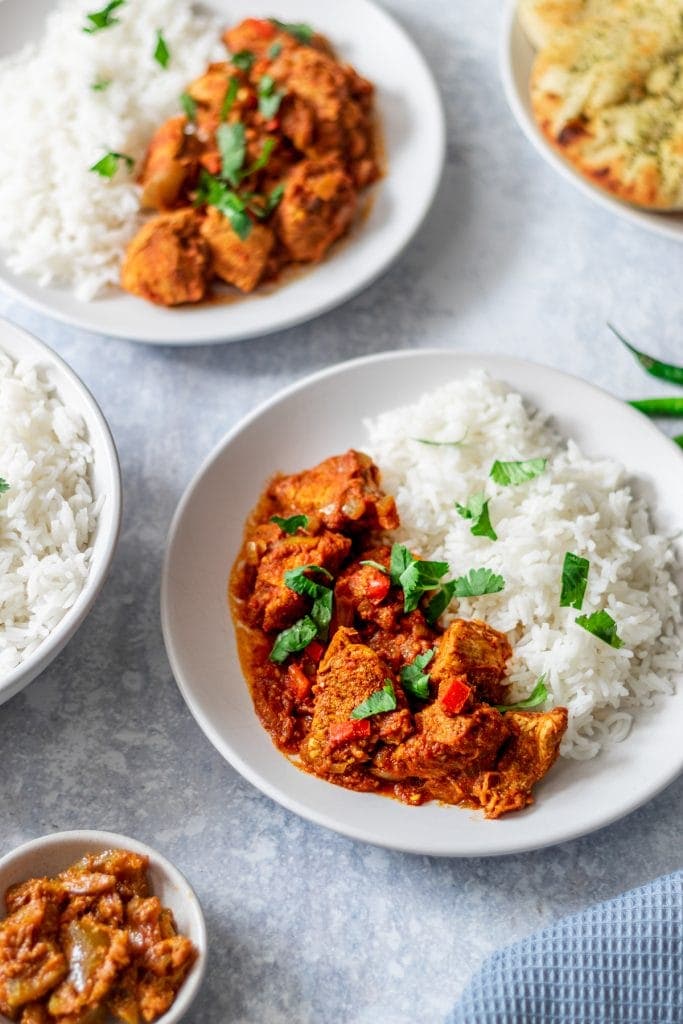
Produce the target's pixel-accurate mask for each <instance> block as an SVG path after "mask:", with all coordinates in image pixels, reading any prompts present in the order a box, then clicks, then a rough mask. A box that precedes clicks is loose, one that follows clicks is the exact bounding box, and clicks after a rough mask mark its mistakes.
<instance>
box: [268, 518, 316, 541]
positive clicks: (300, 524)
mask: <svg viewBox="0 0 683 1024" xmlns="http://www.w3.org/2000/svg"><path fill="white" fill-rule="evenodd" d="M270 521H271V523H276V524H277V525H278V526H279V527H280V529H281V530H284V532H285V533H288V534H290V536H291V534H293V533H296V531H297V530H305V529H306V527H307V526H308V516H303V515H300V516H288V517H287V518H286V519H283V518H282V516H271V517H270Z"/></svg>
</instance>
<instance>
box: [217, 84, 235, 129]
mask: <svg viewBox="0 0 683 1024" xmlns="http://www.w3.org/2000/svg"><path fill="white" fill-rule="evenodd" d="M239 87H240V83H239V79H238V78H231V79H230V81H229V82H228V88H227V89H226V90H225V96H224V97H223V102H222V103H221V110H220V114H219V115H218V116H219V118H220V119H221V121H225V119H226V117H227V116H228V114H229V113H230V111H231V110H232V106H233V104H234V102H235V100H236V99H237V93H238V92H239Z"/></svg>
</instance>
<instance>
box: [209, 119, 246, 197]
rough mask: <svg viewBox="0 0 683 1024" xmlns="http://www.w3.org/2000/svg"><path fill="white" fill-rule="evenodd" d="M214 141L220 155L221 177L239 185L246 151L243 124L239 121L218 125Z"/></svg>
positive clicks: (234, 184)
mask: <svg viewBox="0 0 683 1024" xmlns="http://www.w3.org/2000/svg"><path fill="white" fill-rule="evenodd" d="M216 143H217V145H218V151H219V152H220V155H221V178H225V179H226V181H229V182H230V184H231V185H233V186H237V185H239V183H240V181H241V179H242V175H241V174H240V171H241V170H242V167H243V165H244V158H245V156H246V153H247V144H246V141H245V136H244V125H243V124H240V122H239V121H238V122H237V123H236V124H222V125H220V126H219V127H218V129H217V130H216Z"/></svg>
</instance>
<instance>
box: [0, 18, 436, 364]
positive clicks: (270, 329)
mask: <svg viewBox="0 0 683 1024" xmlns="http://www.w3.org/2000/svg"><path fill="white" fill-rule="evenodd" d="M353 2H354V3H355V4H357V5H358V6H359V7H361V8H362V7H366V8H369V9H371V10H372V11H373V12H374V14H375V15H376V16H379V17H380V18H381V19H384V20H385V21H386V22H388V23H390V24H391V26H392V28H393V30H394V31H395V32H396V33H397V34H398V35H399V36H400V37H401V40H402V42H403V44H404V45H405V46H406V47H408V48H409V49H410V50H411V51H412V55H413V59H414V61H415V62H416V63H417V64H419V65H420V67H421V70H422V73H423V75H424V85H425V87H426V88H427V89H428V90H429V92H430V94H431V95H430V105H431V113H432V117H433V121H434V125H433V127H434V130H435V144H434V150H433V155H434V159H433V162H432V164H431V168H430V170H431V173H430V176H429V178H428V180H427V187H426V188H425V189H424V190H423V189H421V190H420V193H419V195H418V201H417V202H415V203H414V204H412V208H413V215H412V217H411V219H410V221H409V222H407V223H406V227H405V228H404V230H403V231H402V232H401V233H400V235H399V239H398V244H397V245H396V246H395V247H394V248H392V249H388V250H386V251H385V252H384V254H383V255H382V257H381V259H378V261H377V262H376V265H375V266H374V268H373V270H372V271H371V273H369V274H367V275H362V276H361V278H360V279H359V280H357V281H355V282H353V283H352V284H349V285H342V286H340V289H339V291H337V292H335V294H334V296H328V298H327V299H325V300H323V301H320V300H319V299H313V300H309V302H308V306H307V308H306V309H305V310H304V311H302V310H298V311H297V310H292V311H291V312H290V313H289V314H288V315H286V316H284V317H280V318H279V319H278V318H277V316H275V317H271V318H270V321H269V322H267V323H266V324H265V325H259V324H254V325H252V326H248V327H243V328H242V329H238V330H236V331H234V332H233V333H230V331H229V320H228V321H227V327H228V331H227V336H226V329H225V328H226V325H225V324H224V325H220V324H219V323H218V322H217V323H216V324H215V326H210V324H211V318H210V317H208V318H207V319H208V325H207V326H206V327H201V328H199V329H195V330H194V331H193V332H192V333H191V336H189V337H182V338H180V339H179V338H170V339H169V338H166V337H163V336H162V334H161V327H156V326H155V327H154V328H153V329H149V330H147V331H145V330H144V329H142V330H140V331H139V333H137V334H133V333H132V328H131V329H127V328H125V327H124V326H121V327H114V328H112V327H111V326H107V325H106V324H103V323H101V322H100V323H98V322H97V315H96V313H95V312H94V311H95V310H96V307H97V300H94V301H93V302H83V301H81V302H80V304H79V312H78V313H77V315H76V316H74V315H73V314H72V313H70V312H69V311H68V310H61V309H54V307H53V306H52V305H50V303H49V301H48V300H47V299H44V298H41V294H38V295H35V296H34V295H33V294H26V293H25V292H24V291H23V290H22V288H21V286H20V284H18V283H17V282H16V280H15V278H16V277H17V276H18V275H15V274H14V273H13V272H11V271H9V270H8V268H7V265H6V263H5V260H4V258H3V257H2V253H0V292H2V293H3V294H4V295H6V296H7V297H8V298H9V299H10V300H12V301H15V302H18V303H20V304H22V305H23V306H25V307H26V308H29V309H32V310H35V311H36V312H38V313H40V314H42V315H43V316H46V317H49V318H50V319H52V320H55V321H57V322H58V323H62V324H66V325H68V326H70V327H72V328H76V329H78V330H83V331H87V332H88V333H91V334H100V335H103V336H104V337H110V338H116V339H119V340H126V341H130V342H135V343H136V344H148V345H166V346H169V347H174V348H176V347H177V348H183V347H191V346H195V345H223V344H232V343H234V342H240V341H248V340H251V339H253V338H259V337H267V336H268V335H271V334H275V333H278V332H279V331H284V330H288V329H290V328H292V327H296V326H299V325H301V324H304V323H308V322H309V321H311V320H314V319H316V318H317V317H319V316H323V315H324V314H325V313H329V312H330V311H331V310H333V309H336V308H338V307H339V306H342V305H344V304H345V303H347V302H349V301H350V300H351V299H352V298H354V297H355V296H356V295H359V294H360V293H361V292H363V291H364V290H365V289H366V288H368V287H370V286H371V285H372V284H373V283H374V282H375V281H377V280H378V279H379V278H380V277H382V276H383V275H384V274H385V273H386V272H387V271H388V269H389V268H390V267H391V266H392V265H393V264H394V263H395V262H396V261H397V260H398V259H400V257H401V256H402V255H403V254H404V252H405V251H406V249H407V248H408V246H409V245H410V243H411V242H412V241H413V239H414V238H415V236H416V235H417V233H418V232H419V230H420V228H421V227H422V225H423V224H424V222H425V220H426V218H427V215H428V213H429V211H430V209H431V208H432V205H433V203H434V199H435V198H436V195H437V193H438V190H439V187H440V185H441V182H442V180H443V174H444V168H445V163H446V145H447V127H446V113H445V107H444V102H443V98H442V95H441V92H440V89H439V86H438V84H437V81H436V77H435V75H434V73H433V71H432V69H431V67H430V65H429V63H428V61H427V59H426V57H425V56H424V54H423V53H422V50H421V49H420V47H419V46H418V45H417V44H416V43H415V41H414V40H413V39H412V37H411V35H410V33H409V32H408V30H407V29H406V28H405V27H404V26H403V24H402V23H401V21H400V20H398V18H396V17H395V16H394V14H393V13H392V12H390V11H388V10H387V9H386V8H385V7H384V6H382V5H381V4H380V3H377V2H376V0H353ZM390 173H391V171H390V170H389V172H388V174H390ZM382 181H383V179H380V180H379V181H378V182H377V183H376V186H375V187H377V188H381V187H382ZM375 201H376V198H374V199H372V202H373V203H374V202H375ZM350 242H351V244H353V239H351V240H350ZM324 263H325V261H323V264H324ZM316 269H317V268H316V267H315V266H313V267H311V268H309V269H308V270H307V276H308V275H309V274H315V272H316ZM8 273H9V274H11V276H12V280H9V279H8V278H7V274H8ZM23 279H24V280H26V282H27V287H31V286H32V287H33V288H39V287H40V286H39V285H38V283H37V279H35V278H33V277H30V276H29V277H26V276H24V278H23ZM19 280H22V278H21V277H19ZM49 287H50V288H52V287H58V286H49ZM286 287H287V282H284V283H283V284H282V285H281V289H284V288H286ZM62 290H63V291H64V292H65V293H66V292H68V289H66V288H64V289H62ZM41 291H42V293H43V294H44V292H45V289H42V290H41ZM71 297H72V298H73V299H74V301H78V300H76V299H75V296H73V295H71ZM112 298H121V299H122V300H126V299H134V298H135V296H128V295H127V294H126V293H121V294H118V293H117V295H116V296H112ZM246 298H247V299H249V298H251V297H250V296H246ZM140 301H141V302H144V300H140ZM255 301H258V297H255ZM145 305H146V304H145ZM155 308H156V307H155ZM183 308H185V309H189V311H190V312H191V313H195V314H199V315H201V312H200V311H201V310H207V311H212V310H215V309H217V308H228V309H229V306H227V307H221V305H220V304H218V305H213V306H212V304H211V303H206V304H204V305H203V306H201V305H199V306H196V307H183ZM141 309H144V306H142V307H141ZM168 312H169V315H172V313H173V310H170V311H168ZM178 323H180V320H178Z"/></svg>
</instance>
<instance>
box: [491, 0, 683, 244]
mask: <svg viewBox="0 0 683 1024" xmlns="http://www.w3.org/2000/svg"><path fill="white" fill-rule="evenodd" d="M518 4H519V0H506V7H505V9H504V11H503V17H502V27H501V31H500V36H499V42H498V66H499V73H500V79H501V82H502V85H503V92H504V93H505V99H506V100H507V104H508V107H509V108H510V110H511V111H512V115H513V117H514V119H515V121H516V122H517V126H518V127H519V128H520V129H521V130H522V132H523V134H524V136H525V137H526V139H527V141H528V142H530V143H531V145H532V147H533V148H534V150H535V151H536V152H537V153H538V155H539V156H540V157H542V159H543V160H545V162H546V163H547V164H548V165H549V166H550V167H552V168H553V169H554V170H555V171H557V172H558V174H559V175H560V176H561V177H562V178H564V180H565V181H568V182H569V183H570V184H572V185H574V187H575V188H577V189H578V190H579V192H581V193H582V194H583V195H584V196H586V197H587V198H588V199H592V200H593V202H594V203H597V204H598V206H601V207H602V208H603V209H604V210H607V211H609V212H611V213H612V214H614V215H615V216H617V217H619V218H621V219H622V220H625V221H628V222H629V223H630V224H636V225H637V226H639V227H641V228H642V229H643V230H645V231H650V232H651V233H652V234H656V235H659V236H660V238H668V239H669V240H670V241H675V242H678V243H679V244H680V243H683V212H676V211H671V212H670V213H667V212H666V211H661V212H656V211H654V210H646V209H640V208H639V207H637V206H631V205H629V204H628V203H626V202H623V201H622V200H620V199H618V198H617V197H616V196H612V195H610V193H609V192H606V191H605V190H604V189H601V188H598V187H597V186H596V185H593V184H592V183H591V182H590V181H588V180H587V179H586V178H584V177H583V175H582V174H580V173H579V171H576V170H575V169H574V168H573V167H572V166H571V164H570V163H569V162H568V161H567V160H564V159H563V158H562V157H561V156H560V154H559V153H556V152H555V150H554V149H553V148H552V146H550V144H549V143H548V142H546V140H545V139H544V137H543V136H542V135H541V133H540V132H539V131H538V129H537V127H536V123H535V121H534V120H533V118H531V117H530V116H529V114H528V112H527V110H526V108H525V106H524V102H523V99H522V96H521V94H520V92H519V90H518V89H517V86H516V83H515V76H514V72H513V59H512V50H513V39H514V34H515V32H516V31H520V32H522V33H523V32H524V29H523V28H522V26H521V24H520V22H519V17H518V15H517V8H518ZM529 45H530V46H531V43H529ZM672 215H674V216H676V217H678V218H679V220H680V227H678V228H676V227H674V226H673V225H672V224H671V223H669V222H667V220H666V219H665V218H666V217H667V216H672Z"/></svg>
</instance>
